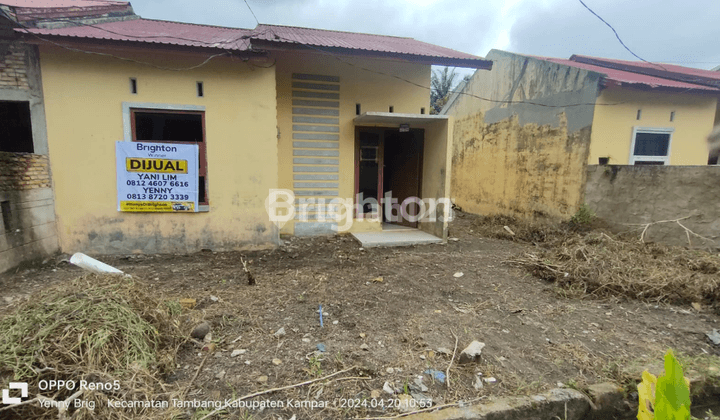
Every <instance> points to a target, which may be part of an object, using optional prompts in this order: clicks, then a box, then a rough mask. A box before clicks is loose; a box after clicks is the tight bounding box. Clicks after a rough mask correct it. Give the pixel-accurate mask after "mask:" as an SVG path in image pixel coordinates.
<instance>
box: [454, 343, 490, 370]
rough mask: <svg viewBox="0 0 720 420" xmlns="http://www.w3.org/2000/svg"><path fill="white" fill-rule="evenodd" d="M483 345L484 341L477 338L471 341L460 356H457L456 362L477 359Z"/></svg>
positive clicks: (469, 361) (467, 361)
mask: <svg viewBox="0 0 720 420" xmlns="http://www.w3.org/2000/svg"><path fill="white" fill-rule="evenodd" d="M484 347H485V343H481V342H479V341H477V340H476V341H473V342H472V343H470V345H469V346H467V347H465V349H464V350H463V351H462V352H461V353H460V357H458V363H460V364H464V363H472V362H476V361H478V360H479V358H480V354H481V353H482V349H483V348H484Z"/></svg>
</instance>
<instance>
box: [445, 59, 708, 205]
mask: <svg viewBox="0 0 720 420" xmlns="http://www.w3.org/2000/svg"><path fill="white" fill-rule="evenodd" d="M487 58H488V59H490V60H492V61H493V62H494V65H493V69H492V70H491V71H489V72H476V73H475V75H474V76H473V77H472V79H471V80H470V81H468V82H467V83H466V84H465V85H464V86H462V87H461V88H460V89H458V90H459V91H460V92H459V93H457V94H455V95H453V96H452V97H451V98H450V100H449V101H448V104H447V105H446V107H445V108H444V110H443V113H444V114H447V115H451V116H453V117H454V118H455V128H454V139H453V174H452V196H453V199H454V200H455V203H456V204H457V205H459V206H460V207H461V208H463V209H465V210H467V211H470V212H473V213H478V214H498V213H500V214H516V215H522V216H532V215H535V214H547V215H552V216H558V217H569V216H571V215H572V214H574V213H575V212H576V211H577V209H578V208H579V207H580V206H581V205H582V204H583V201H584V192H585V183H586V178H587V165H589V164H614V165H707V164H708V161H709V156H708V149H707V145H706V137H707V135H708V134H709V133H710V131H711V130H712V128H713V125H714V123H715V121H716V118H717V109H718V108H717V107H718V97H720V90H719V89H718V86H717V85H716V83H717V81H716V80H714V79H713V78H712V77H710V76H708V75H707V73H714V72H707V71H701V70H697V71H696V70H694V69H686V68H678V67H679V66H665V65H663V66H665V67H663V68H664V69H665V70H662V69H656V68H654V67H653V66H652V65H649V66H633V65H631V64H632V63H631V64H628V62H619V61H618V60H613V61H610V60H603V59H595V58H591V57H582V56H573V57H571V59H569V60H566V59H555V58H546V57H532V56H526V55H520V54H514V53H510V52H505V51H498V50H492V51H491V52H490V53H489V54H488V55H487ZM656 70H657V71H656ZM681 70H682V72H685V73H682V72H681ZM687 72H690V73H691V74H687Z"/></svg>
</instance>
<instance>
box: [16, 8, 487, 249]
mask: <svg viewBox="0 0 720 420" xmlns="http://www.w3.org/2000/svg"><path fill="white" fill-rule="evenodd" d="M93 3H97V2H93ZM112 3H113V4H116V3H118V2H112ZM128 6H129V4H128ZM15 32H17V33H19V34H21V35H22V38H23V41H24V42H25V43H27V44H30V45H32V46H33V48H37V50H38V51H39V62H40V69H41V73H42V86H43V92H44V97H45V114H46V121H47V139H48V141H47V143H48V150H49V158H50V167H51V170H52V176H53V178H52V180H53V181H52V186H53V191H54V198H55V212H56V214H57V219H56V220H57V232H58V237H59V243H60V248H61V249H62V250H63V251H64V252H76V251H82V252H86V253H91V254H103V253H130V252H143V253H154V252H191V251H197V250H201V249H213V250H230V249H247V248H265V247H272V246H275V245H276V244H277V243H278V241H279V235H280V234H295V235H317V234H329V233H337V232H355V231H368V230H371V231H372V230H376V231H379V230H382V229H383V222H384V221H385V222H387V221H388V220H386V219H384V218H383V217H384V216H383V214H382V213H383V210H384V209H383V208H382V207H380V208H379V210H377V211H375V212H374V213H373V212H367V213H366V212H364V211H363V210H362V209H363V207H362V206H361V207H360V209H361V210H358V209H357V206H355V204H356V201H357V199H358V198H357V193H358V192H364V193H365V194H364V197H365V198H367V197H370V196H373V195H374V197H376V198H379V197H381V196H382V195H383V194H384V193H386V192H389V191H390V190H391V189H395V191H396V192H398V191H399V192H400V193H401V194H403V195H402V196H401V197H400V198H402V199H404V198H405V197H410V196H417V197H418V198H419V199H421V200H422V199H427V200H430V199H442V198H444V197H447V196H448V194H449V186H450V165H449V161H450V146H451V139H452V137H451V136H452V127H453V125H452V123H451V119H450V118H449V117H447V116H431V115H427V112H428V111H429V96H430V92H429V89H426V88H424V86H428V87H429V84H430V66H431V65H433V64H440V65H455V66H467V67H473V68H485V69H487V68H490V66H491V63H490V62H489V61H486V60H483V59H480V58H478V57H475V56H472V55H469V54H464V53H460V52H457V51H453V50H449V49H446V48H442V47H438V46H434V45H430V44H426V43H422V42H419V41H415V40H412V39H409V38H397V37H388V36H377V35H368V34H351V33H343V32H334V31H323V30H314V29H307V28H293V27H282V26H272V25H259V26H258V27H257V28H255V29H253V30H247V29H237V28H222V27H214V26H203V25H192V24H185V23H178V22H166V21H157V20H148V19H142V18H140V17H138V16H126V15H123V16H113V17H112V19H110V20H109V21H101V22H94V23H88V22H74V23H73V24H66V25H62V26H61V27H58V26H57V25H49V24H42V25H38V24H35V25H25V27H24V28H19V29H17V30H16V31H15ZM418 85H420V86H423V87H418ZM401 131H402V132H401ZM117 142H137V143H142V144H151V145H165V146H172V145H185V144H190V145H196V146H197V157H198V167H197V191H195V192H196V193H197V201H196V203H194V204H195V205H186V203H180V202H173V203H172V208H169V207H168V208H166V209H165V210H168V211H152V212H150V211H140V212H138V211H126V210H127V207H123V206H126V203H125V201H124V200H125V199H126V198H125V197H124V195H123V197H119V194H120V187H119V186H118V180H119V179H120V171H121V169H122V168H121V167H120V166H121V165H119V164H118V165H116V148H118V147H119V146H117V144H116V143H117ZM139 147H143V146H139ZM154 150H155V149H153V151H154ZM158 150H159V149H158ZM361 153H364V155H362V156H361ZM158 156H159V155H158ZM148 162H149V161H148ZM393 168H399V169H398V170H396V171H393V170H392V169H393ZM122 170H124V169H122ZM127 170H128V171H131V169H130V164H129V163H128V167H127ZM128 173H131V172H128ZM131 175H132V176H135V175H137V176H140V175H138V174H133V173H131ZM153 177H154V178H152V179H156V180H160V181H151V182H153V186H152V187H148V188H150V190H148V192H150V193H152V192H156V193H160V194H161V195H162V194H164V193H165V192H167V191H165V190H163V189H155V188H156V187H155V186H154V185H155V183H157V182H166V181H162V180H165V179H175V178H173V177H172V176H171V175H165V174H156V175H153ZM132 179H134V178H132ZM132 179H130V178H129V179H128V180H127V182H128V185H129V184H130V183H133V184H134V182H133V181H132ZM123 182H125V181H123ZM169 182H173V183H174V185H175V184H176V181H169ZM373 182H374V186H375V187H374V188H373V187H372V185H373ZM162 188H165V187H162ZM168 191H169V190H168ZM278 191H279V192H278ZM123 194H124V193H123ZM169 194H172V195H174V193H173V192H172V191H170V192H169ZM130 195H131V194H128V198H127V199H128V200H129V197H130ZM273 197H275V198H278V201H279V204H281V205H279V206H276V207H278V208H275V207H273V203H272V202H270V201H271V199H273ZM133 198H134V196H133ZM184 199H185V198H182V199H179V200H180V201H183V200H184ZM169 200H170V201H172V200H173V198H169ZM348 200H350V201H348ZM400 201H401V202H402V201H403V200H400ZM134 204H138V203H134ZM139 204H140V205H146V204H147V203H145V202H142V203H139ZM150 204H153V203H150ZM161 204H162V203H161ZM191 204H193V203H191ZM348 204H350V205H348ZM153 205H154V204H153ZM410 207H412V205H409V206H406V208H410ZM146 208H147V207H146ZM152 208H154V209H156V210H157V209H162V206H159V207H158V206H156V207H152ZM176 210H177V211H176ZM188 210H190V211H188ZM442 211H444V209H443V210H441V212H442ZM293 213H294V214H293ZM274 216H275V217H274ZM413 226H414V227H415V228H417V229H421V230H424V231H426V232H429V233H432V234H434V235H437V236H439V237H440V238H443V237H445V236H446V235H447V220H445V219H443V218H436V219H432V218H431V219H428V220H417V221H415V222H414V225H413Z"/></svg>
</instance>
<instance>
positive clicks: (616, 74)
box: [530, 56, 720, 93]
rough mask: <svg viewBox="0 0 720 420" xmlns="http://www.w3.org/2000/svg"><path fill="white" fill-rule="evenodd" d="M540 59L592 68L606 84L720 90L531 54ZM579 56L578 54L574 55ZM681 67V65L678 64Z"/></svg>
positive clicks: (685, 89) (680, 89) (581, 67)
mask: <svg viewBox="0 0 720 420" xmlns="http://www.w3.org/2000/svg"><path fill="white" fill-rule="evenodd" d="M530 57H534V58H537V59H540V60H545V61H550V62H553V63H558V64H564V65H566V66H570V67H575V68H579V69H584V70H590V71H593V72H596V73H600V74H602V75H603V76H604V78H605V83H606V84H615V85H618V86H626V87H633V86H635V87H640V88H650V89H666V90H672V91H676V92H677V91H680V92H681V91H687V92H691V91H702V92H708V93H709V92H720V88H716V87H712V86H705V85H700V84H696V83H688V82H683V81H680V80H673V79H669V78H664V77H658V76H652V75H648V74H642V73H635V72H632V71H626V70H620V69H616V68H609V67H603V66H599V65H594V64H588V63H583V62H578V61H574V60H572V59H571V60H566V59H562V58H551V57H538V56H530ZM573 57H577V56H573ZM677 67H679V66H677Z"/></svg>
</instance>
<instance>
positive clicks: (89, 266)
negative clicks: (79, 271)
mask: <svg viewBox="0 0 720 420" xmlns="http://www.w3.org/2000/svg"><path fill="white" fill-rule="evenodd" d="M70 263H71V264H75V265H77V266H78V267H80V268H84V269H85V270H88V271H92V272H93V273H96V274H125V273H123V272H122V271H120V270H118V269H117V268H115V267H113V266H111V265H107V264H105V263H104V262H101V261H98V260H96V259H95V258H91V257H88V256H87V255H85V254H83V253H82V252H76V253H75V254H73V256H72V257H71V258H70Z"/></svg>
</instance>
